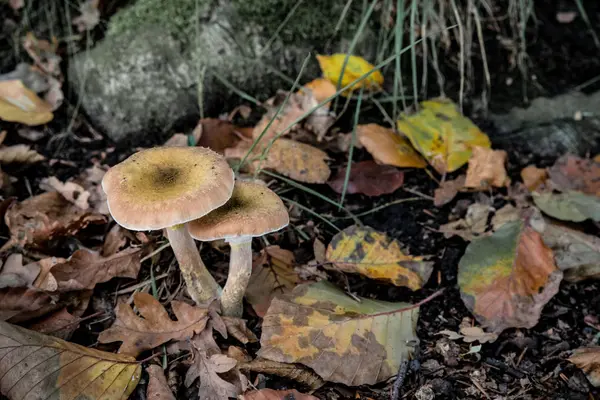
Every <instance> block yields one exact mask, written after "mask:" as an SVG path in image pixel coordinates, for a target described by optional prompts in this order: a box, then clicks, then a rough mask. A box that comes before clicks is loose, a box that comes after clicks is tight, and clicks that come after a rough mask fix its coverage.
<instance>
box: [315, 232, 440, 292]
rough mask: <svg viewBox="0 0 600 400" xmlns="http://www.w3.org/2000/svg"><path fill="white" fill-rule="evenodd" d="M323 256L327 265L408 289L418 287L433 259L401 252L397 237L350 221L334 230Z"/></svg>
mask: <svg viewBox="0 0 600 400" xmlns="http://www.w3.org/2000/svg"><path fill="white" fill-rule="evenodd" d="M326 257H327V261H330V262H331V263H333V267H331V268H334V269H339V270H341V271H344V272H349V273H358V274H361V275H363V276H366V277H367V278H371V279H377V280H383V281H386V282H389V283H392V284H393V285H396V286H405V287H408V288H410V289H411V290H418V289H420V288H422V287H423V285H425V283H427V280H429V276H430V275H431V272H432V271H433V262H429V261H424V258H423V257H413V256H409V255H406V254H404V252H403V251H402V249H401V248H400V243H399V242H398V241H397V240H394V239H390V238H389V237H388V236H387V235H386V234H385V233H381V232H377V231H376V230H374V229H373V228H370V227H368V226H363V227H359V226H357V225H352V226H350V227H348V228H346V229H344V230H343V231H341V232H339V233H338V234H336V235H335V236H334V237H333V238H332V239H331V242H330V243H329V246H327V253H326Z"/></svg>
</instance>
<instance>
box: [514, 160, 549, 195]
mask: <svg viewBox="0 0 600 400" xmlns="http://www.w3.org/2000/svg"><path fill="white" fill-rule="evenodd" d="M521 179H523V183H524V184H525V187H527V189H528V190H529V191H530V192H533V191H534V190H536V189H537V188H539V187H540V186H541V185H542V184H543V183H544V182H545V181H546V179H548V171H546V169H545V168H537V167H536V166H535V165H528V166H527V167H525V168H523V169H522V170H521Z"/></svg>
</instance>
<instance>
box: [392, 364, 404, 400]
mask: <svg viewBox="0 0 600 400" xmlns="http://www.w3.org/2000/svg"><path fill="white" fill-rule="evenodd" d="M407 371H408V360H404V361H402V363H401V364H400V368H398V375H397V376H396V380H395V381H394V386H392V395H391V396H390V400H398V398H399V397H400V389H401V388H402V386H403V385H404V379H406V372H407Z"/></svg>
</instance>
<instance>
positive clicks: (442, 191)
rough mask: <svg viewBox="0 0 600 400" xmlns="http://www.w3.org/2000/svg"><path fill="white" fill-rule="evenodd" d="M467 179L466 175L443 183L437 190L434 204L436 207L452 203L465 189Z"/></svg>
mask: <svg viewBox="0 0 600 400" xmlns="http://www.w3.org/2000/svg"><path fill="white" fill-rule="evenodd" d="M466 179H467V177H466V176H465V175H460V176H459V177H457V178H456V179H454V180H451V181H444V182H442V183H441V184H440V187H439V188H437V189H435V192H434V200H433V204H434V205H435V206H436V207H441V206H443V205H444V204H448V203H450V202H451V201H452V200H453V199H454V198H455V197H456V195H457V194H458V192H459V191H460V190H461V189H462V188H464V187H465V180H466Z"/></svg>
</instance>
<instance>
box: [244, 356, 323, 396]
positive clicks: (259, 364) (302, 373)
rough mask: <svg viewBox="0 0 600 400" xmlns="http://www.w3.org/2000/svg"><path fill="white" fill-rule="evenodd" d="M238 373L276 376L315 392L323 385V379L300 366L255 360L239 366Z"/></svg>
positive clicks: (262, 359) (261, 359) (260, 359)
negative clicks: (290, 380)
mask: <svg viewBox="0 0 600 400" xmlns="http://www.w3.org/2000/svg"><path fill="white" fill-rule="evenodd" d="M238 367H239V369H240V371H246V372H258V373H260V374H267V375H277V376H281V377H283V378H286V379H292V380H294V381H296V382H298V383H301V384H303V385H306V386H308V387H310V388H311V389H313V390H315V389H318V388H320V387H321V386H323V385H324V384H325V382H324V381H323V379H321V377H320V376H319V375H317V374H315V373H314V372H313V371H312V370H311V369H309V368H306V367H305V366H303V365H300V364H285V363H281V362H277V361H272V360H266V359H264V358H257V359H254V360H251V361H247V362H242V363H241V364H239V366H238Z"/></svg>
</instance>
